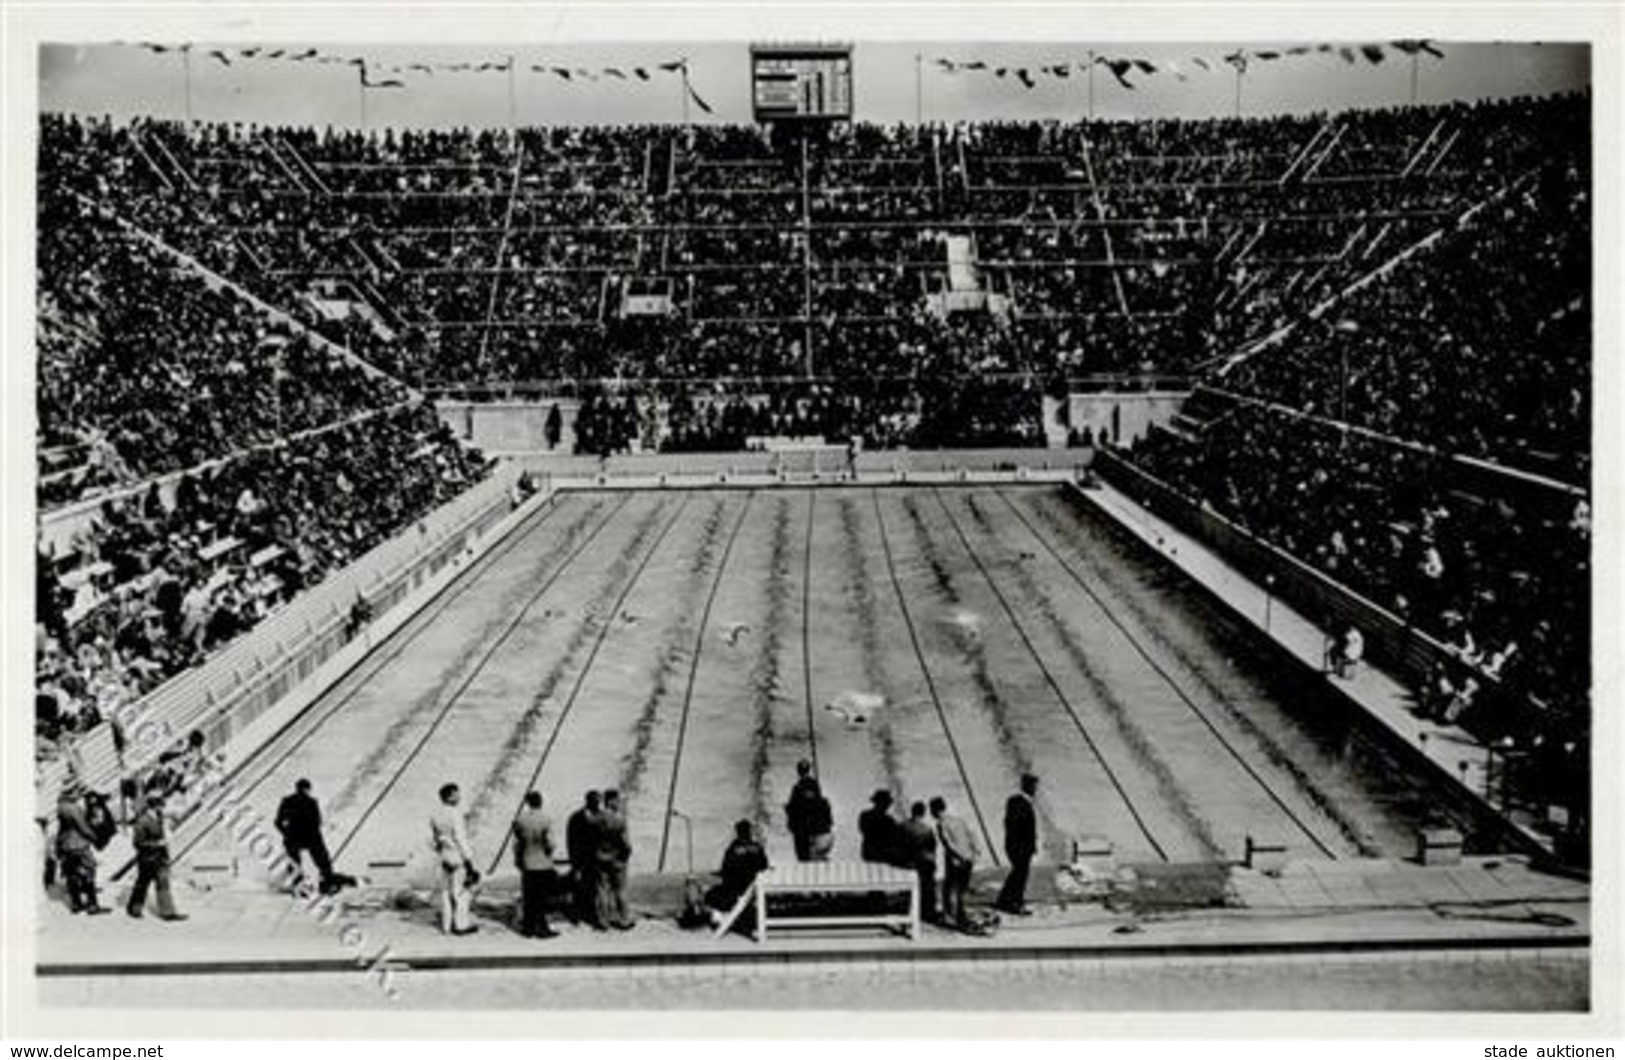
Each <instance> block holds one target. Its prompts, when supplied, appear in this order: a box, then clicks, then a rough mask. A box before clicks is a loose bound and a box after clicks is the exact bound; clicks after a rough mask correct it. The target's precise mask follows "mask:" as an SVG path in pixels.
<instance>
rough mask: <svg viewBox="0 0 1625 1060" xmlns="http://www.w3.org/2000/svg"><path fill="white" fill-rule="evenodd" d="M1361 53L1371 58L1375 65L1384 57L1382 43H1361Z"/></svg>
mask: <svg viewBox="0 0 1625 1060" xmlns="http://www.w3.org/2000/svg"><path fill="white" fill-rule="evenodd" d="M1360 54H1362V55H1364V56H1365V57H1366V58H1367V59H1369V60H1370V61H1371V64H1372V65H1373V66H1375V65H1376V64H1377V63H1380V62H1382V59H1383V53H1382V46H1381V45H1380V44H1362V45H1360Z"/></svg>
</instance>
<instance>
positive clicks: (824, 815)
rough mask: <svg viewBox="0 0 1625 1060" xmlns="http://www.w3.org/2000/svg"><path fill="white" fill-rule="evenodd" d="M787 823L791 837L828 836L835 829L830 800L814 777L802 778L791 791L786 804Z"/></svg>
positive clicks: (785, 815)
mask: <svg viewBox="0 0 1625 1060" xmlns="http://www.w3.org/2000/svg"><path fill="white" fill-rule="evenodd" d="M784 817H785V823H786V824H787V825H788V826H789V829H790V834H791V835H828V834H829V833H830V831H831V830H832V829H833V828H834V827H835V818H834V815H833V814H832V813H831V812H830V808H829V800H828V799H826V798H824V792H823V789H822V788H820V787H819V785H818V781H817V780H815V779H814V778H812V777H802V778H801V779H800V780H798V781H796V786H795V787H794V788H792V789H791V790H790V801H788V802H786V803H785V804H784Z"/></svg>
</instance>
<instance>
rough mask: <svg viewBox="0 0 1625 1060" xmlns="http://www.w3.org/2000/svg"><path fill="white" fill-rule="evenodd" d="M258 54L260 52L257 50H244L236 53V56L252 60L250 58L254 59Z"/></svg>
mask: <svg viewBox="0 0 1625 1060" xmlns="http://www.w3.org/2000/svg"><path fill="white" fill-rule="evenodd" d="M259 53H260V50H259V49H258V48H244V49H243V50H242V51H240V52H238V53H237V54H239V55H241V56H242V57H243V58H244V59H252V58H254V56H256V55H258V54H259Z"/></svg>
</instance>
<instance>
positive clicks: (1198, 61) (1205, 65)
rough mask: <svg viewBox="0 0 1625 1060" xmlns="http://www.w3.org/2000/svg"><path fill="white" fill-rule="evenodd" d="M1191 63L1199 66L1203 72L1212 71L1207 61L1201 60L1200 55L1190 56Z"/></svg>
mask: <svg viewBox="0 0 1625 1060" xmlns="http://www.w3.org/2000/svg"><path fill="white" fill-rule="evenodd" d="M1191 62H1193V63H1195V64H1196V65H1197V66H1200V67H1201V68H1202V69H1204V70H1212V69H1213V67H1211V66H1209V65H1208V63H1207V60H1206V59H1204V58H1202V57H1201V56H1200V55H1196V56H1192V57H1191Z"/></svg>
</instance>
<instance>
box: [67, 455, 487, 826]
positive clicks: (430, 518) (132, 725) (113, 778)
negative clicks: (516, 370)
mask: <svg viewBox="0 0 1625 1060" xmlns="http://www.w3.org/2000/svg"><path fill="white" fill-rule="evenodd" d="M518 474H519V469H517V468H514V467H511V466H508V465H506V464H502V465H498V467H497V468H496V469H495V470H494V471H493V472H492V474H491V475H490V476H489V477H487V478H486V479H485V480H484V481H482V482H480V483H479V484H478V485H476V486H474V487H473V488H471V489H469V490H467V491H466V492H464V493H463V494H462V495H461V496H459V497H457V498H455V499H453V500H451V501H449V502H447V503H446V504H444V505H442V506H441V507H440V508H438V509H437V510H435V511H434V512H431V513H429V514H428V515H427V516H425V517H424V518H422V519H420V520H418V522H417V523H416V524H414V526H412V527H408V528H406V529H405V530H403V531H402V532H401V533H399V534H397V535H396V536H395V537H393V538H391V539H390V540H388V541H385V542H384V543H382V544H380V545H378V546H377V547H376V548H374V549H373V550H372V551H370V552H368V553H367V554H366V555H364V556H362V557H361V558H359V559H357V560H356V561H355V562H353V563H351V564H350V565H349V566H347V567H345V568H344V569H343V570H341V571H338V572H336V573H334V574H332V575H330V576H329V577H327V578H326V579H324V580H323V581H322V582H321V583H320V584H319V585H316V586H314V587H313V588H311V589H310V590H309V591H308V592H306V593H304V594H302V595H300V596H299V597H297V598H295V599H294V600H293V601H291V602H289V603H288V604H286V605H284V606H283V607H282V608H281V609H280V610H279V611H277V612H275V613H273V614H272V615H270V616H269V617H268V618H266V619H265V620H264V621H262V622H260V623H259V625H257V626H255V627H254V628H253V629H252V630H250V631H249V632H248V633H246V634H244V635H243V636H242V637H240V638H238V639H237V640H236V641H234V642H232V643H231V644H229V645H227V646H226V647H225V648H223V649H222V650H221V651H220V652H218V653H217V654H216V655H215V656H214V657H212V658H211V659H209V660H208V661H207V662H206V663H204V664H203V665H202V666H200V667H197V668H196V669H193V670H188V671H186V672H184V673H182V674H179V675H178V676H176V677H175V678H173V679H172V680H170V681H168V682H166V683H165V684H163V685H162V686H160V687H159V688H157V689H155V690H154V691H153V692H152V693H150V694H149V695H147V696H146V697H144V698H143V699H141V700H138V701H137V702H136V703H134V704H131V705H129V706H127V707H125V708H123V709H122V710H120V711H119V712H118V719H119V721H120V722H121V724H122V727H123V731H124V735H125V747H124V749H123V752H122V753H120V751H119V749H118V747H117V745H116V743H115V741H114V738H113V726H112V724H111V722H110V721H104V722H103V723H102V724H100V725H98V726H97V727H96V728H95V729H93V730H91V731H90V732H89V733H86V734H84V735H83V736H81V737H80V738H79V740H78V741H76V743H75V746H74V750H73V752H72V756H71V757H72V758H73V759H74V760H75V761H76V762H77V769H78V772H79V776H80V778H81V779H82V780H83V781H84V782H85V783H86V784H87V785H88V786H89V787H91V788H93V789H95V790H99V791H103V792H107V793H109V794H112V793H114V792H116V791H117V787H118V782H119V780H120V779H121V778H123V777H125V776H129V775H132V774H137V773H140V772H142V771H144V770H146V769H149V768H150V767H152V766H153V765H155V764H156V763H157V761H158V758H159V756H160V755H161V754H163V752H164V751H166V750H168V749H169V748H170V747H172V746H174V745H175V743H176V742H177V741H179V740H182V739H184V738H185V737H186V735H187V733H189V732H191V731H193V730H199V731H201V732H203V733H204V736H205V738H206V740H207V745H206V746H207V748H208V750H209V751H210V752H211V753H217V752H219V753H224V755H225V758H226V763H227V767H228V768H230V767H231V765H232V763H233V762H234V761H236V760H239V759H242V758H246V757H247V756H249V755H251V754H252V752H253V750H255V748H245V745H244V744H242V743H241V742H240V741H238V740H237V737H238V736H239V735H240V734H241V733H243V732H244V730H245V729H247V728H248V727H249V726H251V725H252V724H253V723H254V722H255V721H256V719H258V718H260V717H261V716H262V715H264V714H265V713H266V712H267V711H268V710H269V709H270V708H272V707H273V706H276V705H278V704H279V703H281V702H282V701H283V700H285V699H286V698H287V697H289V696H290V694H291V693H293V692H294V691H295V690H297V689H301V688H308V687H311V685H310V684H307V679H310V678H312V676H313V675H315V674H316V672H317V671H318V670H319V669H321V668H322V667H323V665H324V664H326V663H327V662H328V661H329V660H331V659H333V658H334V656H335V655H337V654H338V653H339V652H341V651H342V650H343V649H345V648H346V646H347V645H352V644H360V643H361V642H363V641H370V640H371V638H372V636H374V635H376V631H377V630H378V629H382V628H383V627H384V624H385V623H386V620H387V622H388V623H389V624H390V626H391V628H392V627H393V625H397V624H399V623H400V622H403V621H405V619H406V618H407V617H410V616H409V615H408V614H406V612H407V611H409V610H413V609H411V608H401V607H400V606H399V605H400V604H401V603H402V602H403V600H405V599H406V598H407V597H408V596H409V595H410V594H412V593H413V592H414V591H418V590H420V589H422V588H423V587H424V586H425V585H426V583H428V582H429V581H430V580H431V579H437V578H442V577H444V578H448V579H449V577H450V576H452V575H453V574H454V573H455V571H456V570H457V569H460V566H461V565H459V564H456V563H455V562H454V561H456V560H457V559H458V558H459V557H461V556H463V555H464V554H465V553H468V552H469V551H470V550H471V549H474V548H476V546H478V545H481V544H483V545H485V546H487V547H488V545H489V544H490V541H491V540H494V538H491V537H490V531H491V530H492V529H493V528H494V527H496V526H497V524H499V523H501V522H502V521H503V519H504V517H506V516H508V515H509V514H510V512H511V510H512V507H513V505H512V500H511V498H510V494H509V491H510V489H511V487H512V485H513V482H514V479H516V478H517V477H518ZM358 598H365V599H366V600H367V602H368V603H369V604H370V605H371V606H372V609H373V619H372V623H371V624H370V625H369V626H368V627H366V628H365V629H364V630H363V631H362V633H363V635H361V636H350V635H347V632H346V626H347V625H348V623H349V618H350V608H351V606H352V605H353V604H354V602H355V601H356V600H357V599H358ZM361 654H364V652H362V653H361ZM359 657H360V654H358V655H357V658H359ZM67 758H68V756H63V757H61V758H58V759H56V760H54V761H51V762H48V763H45V764H44V765H42V766H41V768H40V770H39V778H38V786H37V791H36V796H37V799H38V807H39V808H40V809H43V808H45V807H48V806H50V805H53V804H54V802H55V799H56V791H57V788H58V787H59V786H60V784H61V782H62V779H63V776H64V774H65V773H66V771H67V768H68V763H67Z"/></svg>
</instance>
